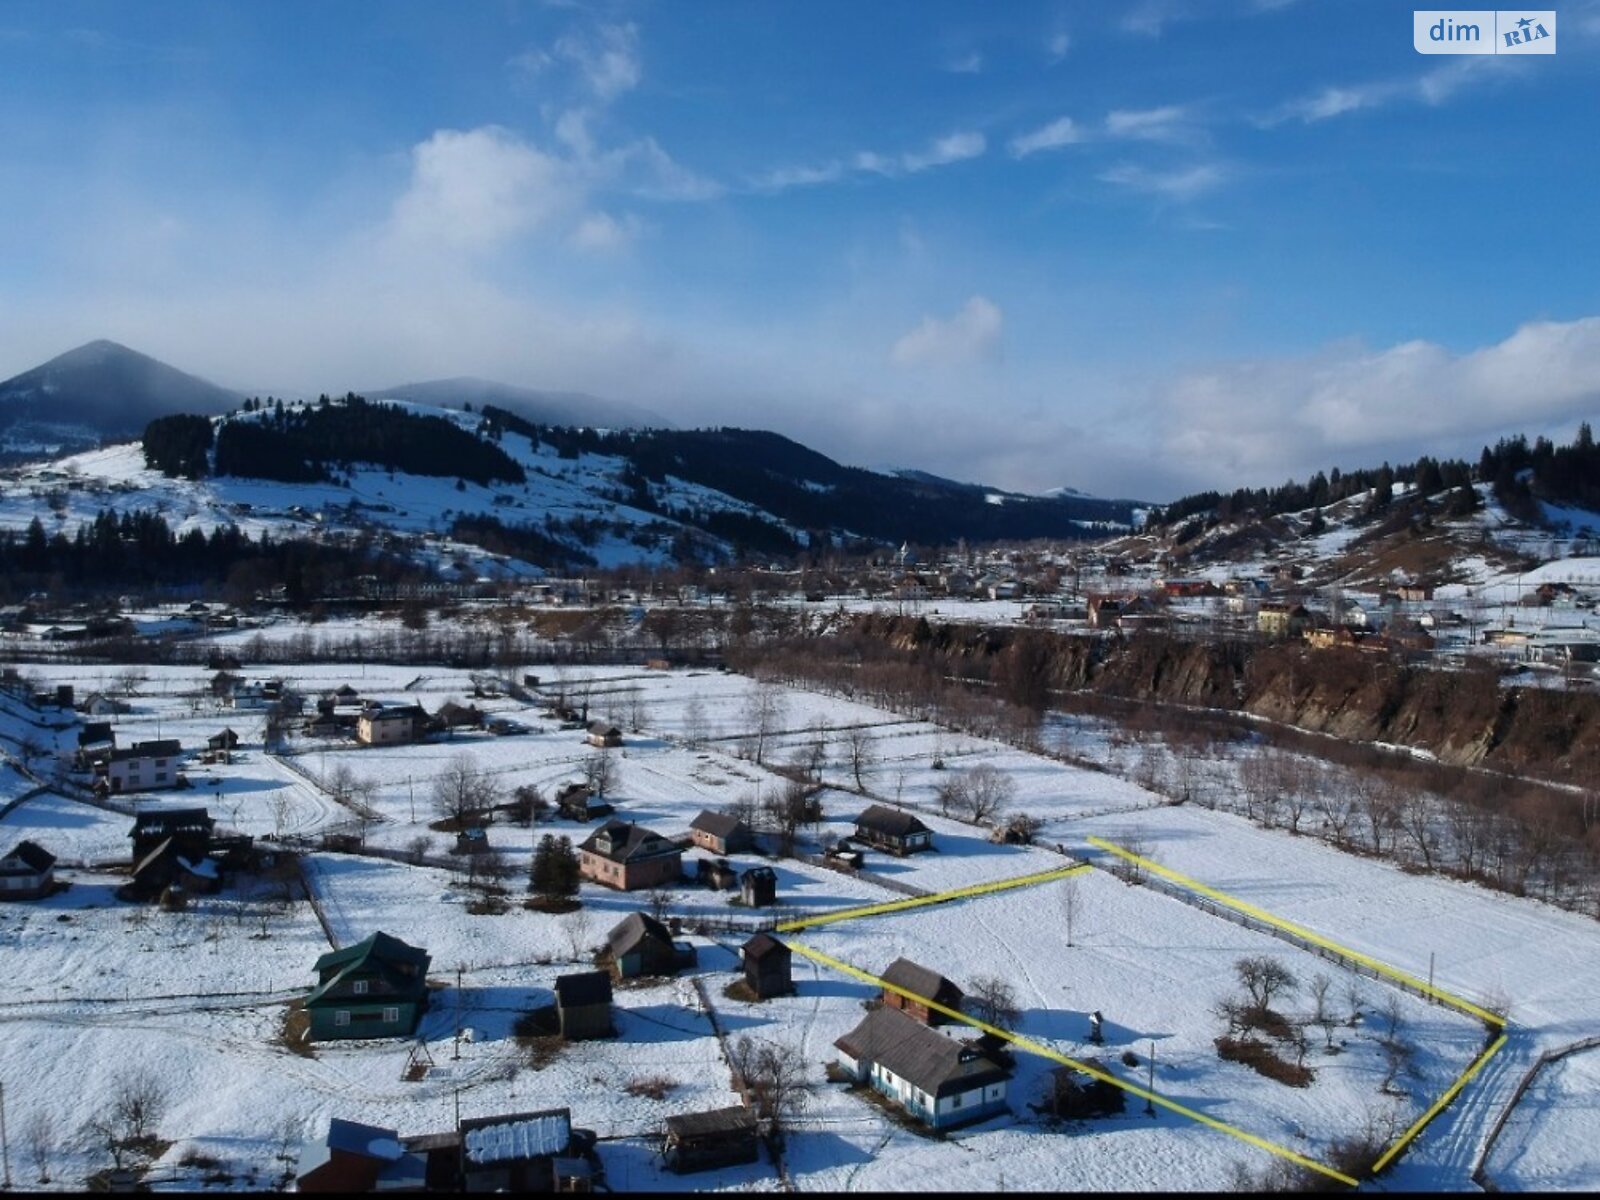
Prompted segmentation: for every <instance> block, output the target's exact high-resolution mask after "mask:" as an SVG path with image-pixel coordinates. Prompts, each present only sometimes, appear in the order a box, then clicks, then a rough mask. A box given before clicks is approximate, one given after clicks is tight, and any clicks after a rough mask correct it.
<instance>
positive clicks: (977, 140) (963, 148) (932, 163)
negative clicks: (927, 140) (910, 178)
mask: <svg viewBox="0 0 1600 1200" xmlns="http://www.w3.org/2000/svg"><path fill="white" fill-rule="evenodd" d="M987 147H988V143H987V141H986V140H985V139H984V136H983V134H981V133H970V132H962V133H952V134H949V135H948V136H946V137H942V138H939V139H938V140H937V141H936V142H934V143H933V145H932V146H930V147H928V149H926V150H924V151H921V152H920V153H913V154H903V155H901V156H900V165H901V166H902V167H903V168H905V169H906V170H907V171H911V172H916V171H926V170H927V169H928V168H929V167H943V166H948V165H949V164H950V163H956V162H964V161H965V160H967V159H969V158H979V157H981V156H982V155H983V152H984V150H985V149H987Z"/></svg>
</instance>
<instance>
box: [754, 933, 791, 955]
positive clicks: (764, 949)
mask: <svg viewBox="0 0 1600 1200" xmlns="http://www.w3.org/2000/svg"><path fill="white" fill-rule="evenodd" d="M742 950H743V952H744V956H745V957H746V958H765V957H766V956H767V955H769V954H783V955H787V954H788V953H789V947H787V946H785V945H784V944H783V943H782V942H780V941H779V940H778V939H777V938H775V937H773V936H772V935H771V934H770V933H758V934H756V935H755V937H753V938H751V939H750V940H749V941H748V942H746V943H745V944H744V946H743V947H742Z"/></svg>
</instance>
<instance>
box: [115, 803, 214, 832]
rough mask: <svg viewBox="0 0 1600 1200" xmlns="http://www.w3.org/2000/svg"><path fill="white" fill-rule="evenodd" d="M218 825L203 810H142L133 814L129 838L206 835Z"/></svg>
mask: <svg viewBox="0 0 1600 1200" xmlns="http://www.w3.org/2000/svg"><path fill="white" fill-rule="evenodd" d="M215 824H216V821H215V820H213V819H212V816H211V814H210V813H209V812H207V811H206V810H205V809H203V808H141V809H138V810H137V811H136V812H135V813H134V814H133V830H132V832H130V833H129V834H128V836H129V837H134V838H140V837H171V836H172V835H173V834H175V833H206V834H209V833H210V832H211V827H212V826H213V825H215Z"/></svg>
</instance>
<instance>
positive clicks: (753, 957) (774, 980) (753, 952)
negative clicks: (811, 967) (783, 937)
mask: <svg viewBox="0 0 1600 1200" xmlns="http://www.w3.org/2000/svg"><path fill="white" fill-rule="evenodd" d="M792 957H793V955H792V952H791V951H790V949H789V947H787V946H785V945H784V944H783V943H782V942H780V941H779V940H778V939H777V938H775V937H773V936H772V935H771V934H770V933H758V934H756V935H755V936H754V937H752V938H751V939H750V940H749V941H747V942H746V943H745V944H744V945H743V946H741V947H740V948H739V958H740V961H741V963H742V965H743V968H744V982H745V986H746V987H748V988H749V989H750V990H751V991H752V992H754V993H755V994H756V995H757V996H759V997H760V998H761V999H763V1000H770V999H771V998H772V997H773V996H787V995H789V994H791V993H792V992H793V991H794V977H793V975H792V973H791V971H792V963H791V960H792Z"/></svg>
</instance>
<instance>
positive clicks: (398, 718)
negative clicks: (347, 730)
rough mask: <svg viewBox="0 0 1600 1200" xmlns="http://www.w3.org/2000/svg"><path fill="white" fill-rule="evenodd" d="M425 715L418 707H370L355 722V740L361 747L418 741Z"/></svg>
mask: <svg viewBox="0 0 1600 1200" xmlns="http://www.w3.org/2000/svg"><path fill="white" fill-rule="evenodd" d="M427 728H428V714H427V712H426V710H424V709H423V707H422V705H420V704H373V705H369V706H368V707H367V708H365V709H363V710H362V712H361V716H360V717H359V718H357V720H356V741H358V742H360V743H361V744H362V745H363V746H399V745H404V744H406V743H408V742H417V741H421V740H422V736H423V734H424V733H426V732H427Z"/></svg>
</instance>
